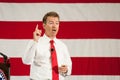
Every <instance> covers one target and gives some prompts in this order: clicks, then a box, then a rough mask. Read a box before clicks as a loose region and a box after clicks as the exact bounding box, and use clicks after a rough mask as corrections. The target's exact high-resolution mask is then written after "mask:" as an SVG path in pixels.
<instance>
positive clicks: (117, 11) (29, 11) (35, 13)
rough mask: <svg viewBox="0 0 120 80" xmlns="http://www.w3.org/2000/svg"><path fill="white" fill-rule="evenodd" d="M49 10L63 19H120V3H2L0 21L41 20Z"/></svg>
mask: <svg viewBox="0 0 120 80" xmlns="http://www.w3.org/2000/svg"><path fill="white" fill-rule="evenodd" d="M48 11H57V12H58V13H59V14H60V16H61V20H62V21H96V20H97V21H120V3H116V4H114V3H99V4H95V3H89V4H85V3H76V4H74V3H71V4H66V3H63V4H58V3H56V4H54V3H29V4H25V3H0V21H41V20H42V17H43V15H44V14H45V13H46V12H48Z"/></svg>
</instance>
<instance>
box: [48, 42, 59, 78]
mask: <svg viewBox="0 0 120 80" xmlns="http://www.w3.org/2000/svg"><path fill="white" fill-rule="evenodd" d="M50 49H51V61H52V80H59V73H58V63H57V55H56V50H55V47H54V41H53V40H50Z"/></svg>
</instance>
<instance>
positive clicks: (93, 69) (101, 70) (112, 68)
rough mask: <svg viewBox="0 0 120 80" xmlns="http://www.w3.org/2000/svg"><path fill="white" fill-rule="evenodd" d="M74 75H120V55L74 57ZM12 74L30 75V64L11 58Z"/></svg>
mask: <svg viewBox="0 0 120 80" xmlns="http://www.w3.org/2000/svg"><path fill="white" fill-rule="evenodd" d="M72 63H73V68H72V75H120V57H72ZM10 64H11V66H10V74H11V75H12V76H22V75H29V73H30V66H29V65H24V64H23V63H22V60H21V58H10Z"/></svg>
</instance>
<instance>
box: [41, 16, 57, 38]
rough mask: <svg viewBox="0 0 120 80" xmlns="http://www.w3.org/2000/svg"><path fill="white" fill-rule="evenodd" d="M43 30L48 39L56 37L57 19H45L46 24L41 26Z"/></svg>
mask: <svg viewBox="0 0 120 80" xmlns="http://www.w3.org/2000/svg"><path fill="white" fill-rule="evenodd" d="M43 26H44V29H45V34H46V35H47V36H48V37H51V38H54V37H56V35H57V33H58V30H59V19H58V17H51V16H49V17H47V20H46V24H43Z"/></svg>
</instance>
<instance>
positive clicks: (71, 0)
mask: <svg viewBox="0 0 120 80" xmlns="http://www.w3.org/2000/svg"><path fill="white" fill-rule="evenodd" d="M0 2H10V3H44V2H46V3H119V2H120V0H0Z"/></svg>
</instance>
